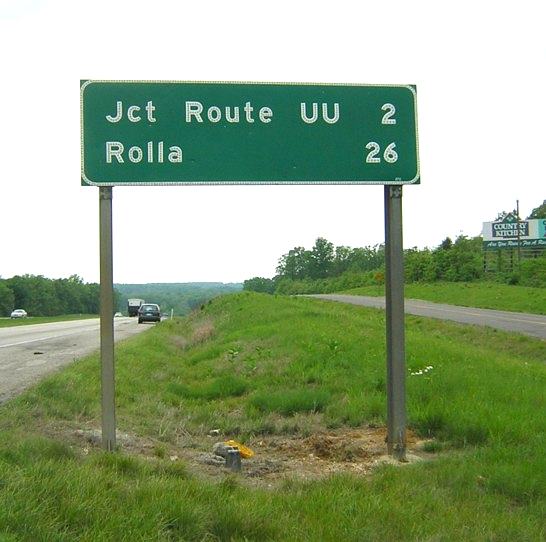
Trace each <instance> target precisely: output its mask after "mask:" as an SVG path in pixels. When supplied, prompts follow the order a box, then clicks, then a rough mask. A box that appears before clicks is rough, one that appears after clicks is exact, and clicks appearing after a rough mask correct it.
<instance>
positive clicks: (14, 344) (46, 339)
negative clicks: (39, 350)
mask: <svg viewBox="0 0 546 542" xmlns="http://www.w3.org/2000/svg"><path fill="white" fill-rule="evenodd" d="M79 334H80V331H74V332H72V333H64V334H63V335H51V336H50V337H42V338H41V339H31V340H30V341H20V342H17V343H10V344H0V348H9V347H11V346H20V345H22V344H30V343H37V342H40V341H48V340H50V339H60V338H61V337H70V335H79Z"/></svg>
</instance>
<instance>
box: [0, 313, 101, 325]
mask: <svg viewBox="0 0 546 542" xmlns="http://www.w3.org/2000/svg"><path fill="white" fill-rule="evenodd" d="M88 318H98V315H97V314H65V315H61V316H29V317H28V318H14V319H13V320H12V319H11V318H0V327H12V326H28V325H31V324H49V323H50V322H69V321H71V320H85V319H88Z"/></svg>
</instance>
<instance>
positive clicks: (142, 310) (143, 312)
mask: <svg viewBox="0 0 546 542" xmlns="http://www.w3.org/2000/svg"><path fill="white" fill-rule="evenodd" d="M142 322H161V310H160V309H159V305H156V304H155V303H144V304H142V305H140V307H139V309H138V323H139V324H142Z"/></svg>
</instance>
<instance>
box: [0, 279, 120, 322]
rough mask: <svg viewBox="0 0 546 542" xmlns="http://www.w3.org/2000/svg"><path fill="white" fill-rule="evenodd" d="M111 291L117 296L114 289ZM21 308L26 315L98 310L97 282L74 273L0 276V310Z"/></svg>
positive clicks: (6, 314) (9, 311)
mask: <svg viewBox="0 0 546 542" xmlns="http://www.w3.org/2000/svg"><path fill="white" fill-rule="evenodd" d="M114 295H117V296H119V294H118V293H117V292H115V294H114ZM13 309H24V310H26V311H27V313H28V314H29V316H57V315H60V314H98V313H99V285H98V284H96V283H84V282H83V280H82V279H81V278H80V277H79V276H78V275H71V276H70V277H68V278H63V279H49V278H46V277H43V276H41V275H16V276H14V277H11V278H9V279H1V278H0V314H1V315H4V316H9V314H10V313H11V311H12V310H13Z"/></svg>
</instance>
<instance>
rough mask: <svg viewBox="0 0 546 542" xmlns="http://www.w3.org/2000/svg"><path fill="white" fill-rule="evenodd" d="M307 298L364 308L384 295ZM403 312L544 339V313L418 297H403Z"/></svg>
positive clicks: (381, 302) (380, 302)
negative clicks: (459, 303) (507, 309)
mask: <svg viewBox="0 0 546 542" xmlns="http://www.w3.org/2000/svg"><path fill="white" fill-rule="evenodd" d="M307 297H315V298H318V299H326V300H329V301H339V302H341V303H351V304H353V305H364V306H366V307H375V308H378V309H384V308H385V298H384V297H368V296H360V295H341V294H315V295H309V296H307ZM405 312H406V313H407V314H414V315H416V316H426V317H428V318H438V319H440V320H452V321H454V322H459V323H461V324H472V325H477V326H488V327H493V328H496V329H501V330H503V331H513V332H516V333H523V334H525V335H530V336H531V337H537V338H539V339H542V340H546V316H542V315H539V314H525V313H521V312H506V311H496V310H490V309H476V308H474V307H459V306H456V305H444V304H441V303H432V302H430V301H422V300H419V299H406V301H405Z"/></svg>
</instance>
